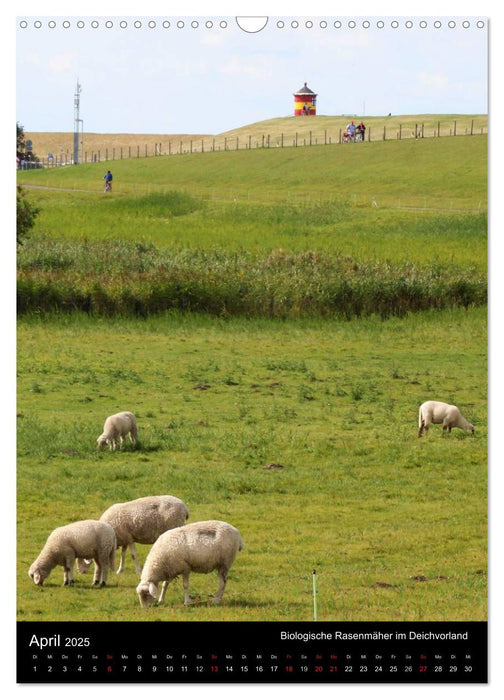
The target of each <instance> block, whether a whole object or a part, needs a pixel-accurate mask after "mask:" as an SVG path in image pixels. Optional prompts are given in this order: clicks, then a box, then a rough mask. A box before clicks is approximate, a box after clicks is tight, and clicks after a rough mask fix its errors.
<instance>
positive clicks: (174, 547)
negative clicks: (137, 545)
mask: <svg viewBox="0 0 504 700" xmlns="http://www.w3.org/2000/svg"><path fill="white" fill-rule="evenodd" d="M243 548H244V543H243V540H242V537H241V535H240V533H239V532H238V530H237V529H236V528H235V527H233V526H232V525H229V523H225V522H222V521H220V520H204V521H202V522H196V523H190V524H189V525H183V526H182V527H177V528H175V529H174V530H168V532H165V533H164V534H162V535H161V536H160V537H159V538H158V539H157V540H156V542H155V543H154V545H153V546H152V548H151V550H150V552H149V554H148V555H147V559H146V561H145V565H144V567H143V570H142V577H141V580H140V583H139V584H138V586H137V589H136V591H137V594H138V598H139V600H140V605H141V606H142V607H143V608H146V607H148V606H149V605H152V604H153V603H154V601H155V600H156V598H157V596H158V585H159V583H160V582H161V581H162V582H163V585H162V588H161V594H160V596H159V601H158V602H159V603H162V602H163V601H164V597H165V593H166V588H167V586H168V584H169V582H170V581H172V580H173V579H174V578H176V577H177V576H180V575H182V578H183V582H184V604H185V605H190V604H191V598H190V596H189V574H190V573H191V572H195V573H199V574H208V573H210V572H211V571H215V570H217V572H218V575H219V588H218V590H217V593H216V594H215V596H214V598H213V603H215V604H217V603H220V602H221V600H222V596H223V594H224V588H225V587H226V581H227V575H228V571H229V569H230V568H231V565H232V563H233V561H234V560H235V557H236V555H237V553H238V552H239V551H241V550H242V549H243Z"/></svg>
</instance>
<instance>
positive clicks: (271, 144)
mask: <svg viewBox="0 0 504 700" xmlns="http://www.w3.org/2000/svg"><path fill="white" fill-rule="evenodd" d="M487 133H488V126H487V124H486V123H484V124H482V123H481V120H475V119H471V120H470V121H466V120H464V121H462V123H461V121H460V120H453V121H451V122H446V121H441V120H440V121H438V122H428V123H426V122H414V123H410V122H408V123H399V124H392V125H387V124H385V125H383V126H373V125H371V126H368V127H367V128H366V130H365V132H364V136H363V137H362V138H360V137H354V138H348V137H347V136H346V135H345V128H344V127H340V128H339V129H338V130H335V129H334V128H333V129H331V130H329V129H323V130H318V131H317V130H314V129H306V128H304V129H302V130H299V131H294V132H288V133H286V132H280V133H275V134H270V133H262V134H257V133H254V134H249V135H244V134H243V133H240V134H238V135H236V136H233V135H227V136H218V137H216V136H206V137H201V138H190V137H187V138H179V139H176V140H170V139H169V140H168V141H167V142H161V141H155V142H152V141H150V142H149V143H143V144H140V143H139V144H135V145H125V146H110V147H105V148H95V149H86V146H85V140H84V141H82V143H81V145H80V150H79V156H78V160H79V163H102V162H109V161H117V160H124V159H130V158H149V157H157V156H173V155H184V154H193V153H215V152H219V151H224V152H225V151H239V150H253V149H270V148H304V147H312V146H330V145H345V146H347V145H348V146H350V145H353V144H358V143H359V142H361V143H362V142H371V141H373V142H375V141H402V140H409V139H424V138H441V137H450V136H474V135H482V134H487ZM84 138H85V135H84ZM73 164H74V153H73V151H71V150H66V151H64V152H60V153H59V154H56V155H54V154H48V156H47V157H42V158H40V157H39V158H30V157H27V158H26V159H19V161H18V163H17V167H18V169H20V170H31V169H34V168H52V167H61V166H67V165H73Z"/></svg>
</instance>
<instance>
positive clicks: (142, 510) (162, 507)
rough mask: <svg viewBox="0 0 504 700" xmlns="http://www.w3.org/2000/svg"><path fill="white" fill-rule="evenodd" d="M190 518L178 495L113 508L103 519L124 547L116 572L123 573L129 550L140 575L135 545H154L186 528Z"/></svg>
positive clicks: (128, 503) (149, 497)
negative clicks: (169, 533)
mask: <svg viewBox="0 0 504 700" xmlns="http://www.w3.org/2000/svg"><path fill="white" fill-rule="evenodd" d="M188 517H189V511H188V509H187V506H186V505H185V503H184V502H183V501H181V500H180V498H176V496H145V497H144V498H137V499H136V500H134V501H127V502H126V503H115V504H114V505H112V506H110V508H108V509H107V510H106V511H105V512H104V513H103V515H102V516H101V518H100V520H101V521H102V522H104V523H108V524H109V525H112V527H113V528H114V530H115V534H116V539H117V546H118V547H121V563H120V565H119V568H118V570H117V573H118V574H120V573H122V571H124V560H125V558H126V550H127V548H128V547H129V548H130V551H131V556H132V557H133V561H134V562H135V568H136V570H137V573H138V574H139V575H140V574H141V572H142V567H141V566H140V564H139V563H138V557H137V553H136V548H135V542H138V543H139V544H153V543H154V542H155V541H156V540H157V538H158V537H159V535H162V534H163V532H166V530H170V529H171V528H174V527H179V526H180V525H184V524H185V523H186V521H187V519H188Z"/></svg>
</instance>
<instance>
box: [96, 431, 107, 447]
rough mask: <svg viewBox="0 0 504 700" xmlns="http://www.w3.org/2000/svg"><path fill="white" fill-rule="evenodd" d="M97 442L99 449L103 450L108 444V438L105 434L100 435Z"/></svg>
mask: <svg viewBox="0 0 504 700" xmlns="http://www.w3.org/2000/svg"><path fill="white" fill-rule="evenodd" d="M96 442H97V443H98V447H100V448H103V447H105V445H106V444H107V437H106V436H105V434H103V435H100V437H99V438H97V440H96Z"/></svg>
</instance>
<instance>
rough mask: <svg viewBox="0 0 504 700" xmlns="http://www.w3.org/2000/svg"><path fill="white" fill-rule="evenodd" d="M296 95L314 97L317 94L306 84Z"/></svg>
mask: <svg viewBox="0 0 504 700" xmlns="http://www.w3.org/2000/svg"><path fill="white" fill-rule="evenodd" d="M294 94H295V95H314V94H315V93H314V92H313V90H310V88H309V87H308V85H307V84H306V83H305V84H304V85H303V87H302V88H300V89H299V90H298V91H297V92H295V93H294Z"/></svg>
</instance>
